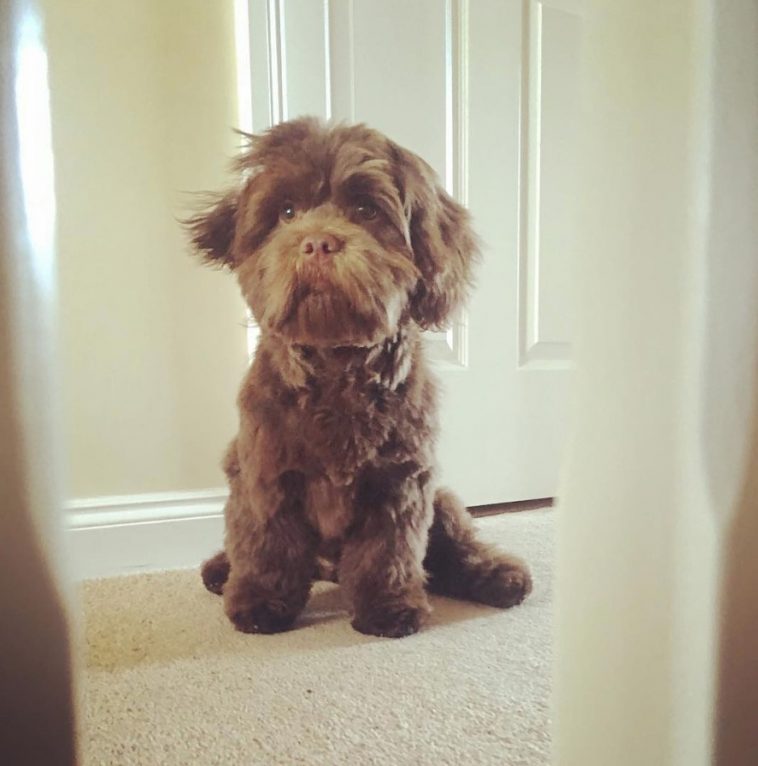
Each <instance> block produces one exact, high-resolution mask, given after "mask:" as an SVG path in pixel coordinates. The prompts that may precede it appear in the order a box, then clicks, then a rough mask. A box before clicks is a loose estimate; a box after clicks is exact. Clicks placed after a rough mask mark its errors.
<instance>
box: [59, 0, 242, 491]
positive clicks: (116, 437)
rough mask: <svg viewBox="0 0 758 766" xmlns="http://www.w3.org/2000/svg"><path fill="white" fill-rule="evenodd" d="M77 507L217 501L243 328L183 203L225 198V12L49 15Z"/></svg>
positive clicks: (95, 6)
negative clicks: (208, 494)
mask: <svg viewBox="0 0 758 766" xmlns="http://www.w3.org/2000/svg"><path fill="white" fill-rule="evenodd" d="M44 6H45V11H46V15H47V19H46V23H47V35H48V40H49V58H50V71H51V86H52V121H53V138H54V149H55V161H56V171H57V173H56V176H57V178H56V191H57V204H58V255H59V268H60V300H61V326H62V350H63V371H64V377H63V383H64V385H63V389H64V390H63V395H64V403H65V411H66V429H65V447H66V450H65V452H66V457H67V459H68V482H67V494H68V496H69V497H71V498H82V497H91V496H102V495H105V496H108V495H135V494H137V495H138V494H140V493H149V492H160V491H168V492H177V491H187V490H195V489H203V488H208V487H218V486H222V485H223V477H222V474H221V472H220V470H219V468H218V463H219V458H220V455H221V453H222V451H223V449H224V447H225V445H226V443H227V441H228V440H229V439H230V438H231V437H232V435H233V434H234V431H235V427H236V413H235V407H234V399H235V395H236V390H237V386H238V382H239V379H240V377H241V375H242V372H243V370H244V366H245V364H246V337H245V328H244V327H243V326H242V325H243V324H244V322H245V313H244V308H243V305H242V302H241V300H240V299H239V297H238V293H237V288H236V286H235V284H234V283H233V280H232V279H231V278H230V277H228V276H227V275H222V274H219V273H213V272H211V271H209V270H205V269H203V268H201V267H200V266H199V265H198V263H196V262H195V261H194V260H193V259H191V258H190V256H189V255H188V252H187V248H186V244H185V242H184V239H183V236H182V232H181V230H180V226H179V224H178V223H177V220H176V219H177V218H178V217H181V216H183V215H186V213H187V211H188V209H189V208H190V207H191V205H192V204H194V201H193V198H192V196H191V195H189V194H185V192H190V191H201V190H216V189H218V188H220V187H221V186H222V185H223V184H225V183H226V182H227V181H228V176H227V175H226V173H225V170H226V165H227V160H228V159H229V158H230V157H231V156H232V155H233V154H234V152H235V149H236V146H237V139H236V137H235V136H234V135H233V133H232V128H233V127H235V126H236V125H237V107H236V97H235V93H236V90H235V88H236V82H235V58H234V57H235V50H234V28H233V3H232V0H222V1H218V2H207V0H159V2H156V1H155V0H129V2H124V1H123V0H67V1H66V2H64V3H61V2H57V1H56V0H48V2H45V3H44Z"/></svg>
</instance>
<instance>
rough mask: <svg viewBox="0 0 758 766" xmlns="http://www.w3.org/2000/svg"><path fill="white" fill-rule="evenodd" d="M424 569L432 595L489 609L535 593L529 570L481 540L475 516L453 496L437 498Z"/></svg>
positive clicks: (444, 493)
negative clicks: (449, 597) (470, 602)
mask: <svg viewBox="0 0 758 766" xmlns="http://www.w3.org/2000/svg"><path fill="white" fill-rule="evenodd" d="M424 568H425V569H426V571H427V572H428V574H429V582H428V588H429V591H430V592H432V593H439V594H441V595H443V596H452V597H454V598H461V599H467V600H469V601H477V602H479V603H482V604H488V605H490V606H498V607H503V608H505V607H509V606H515V605H516V604H520V603H521V602H522V601H523V600H524V599H525V598H526V597H527V596H528V595H529V592H530V591H531V589H532V579H531V576H530V574H529V570H528V568H527V566H526V564H525V563H524V562H523V561H521V559H519V558H517V557H516V556H509V555H507V554H505V553H501V552H500V551H499V550H497V548H495V547H494V546H492V545H487V544H486V543H483V542H481V541H479V540H477V539H476V535H475V530H474V525H473V524H472V522H471V516H470V515H469V513H468V511H467V510H466V508H465V507H464V505H463V503H462V502H461V501H460V499H459V498H458V497H456V496H455V495H454V494H453V493H452V492H450V491H449V490H438V491H437V494H436V495H435V498H434V521H433V523H432V528H431V530H430V531H429V548H428V550H427V553H426V558H425V559H424Z"/></svg>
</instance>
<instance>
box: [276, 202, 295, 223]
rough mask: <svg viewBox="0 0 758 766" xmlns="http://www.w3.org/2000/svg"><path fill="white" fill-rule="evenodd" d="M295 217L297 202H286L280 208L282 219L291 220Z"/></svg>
mask: <svg viewBox="0 0 758 766" xmlns="http://www.w3.org/2000/svg"><path fill="white" fill-rule="evenodd" d="M294 217H295V204H294V203H293V202H285V203H284V204H283V205H282V206H281V208H280V209H279V218H280V219H281V220H282V221H291V220H292V219H293V218H294Z"/></svg>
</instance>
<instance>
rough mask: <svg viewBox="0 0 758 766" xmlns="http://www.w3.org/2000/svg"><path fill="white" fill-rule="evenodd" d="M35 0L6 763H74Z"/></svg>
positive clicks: (15, 392) (17, 98)
mask: <svg viewBox="0 0 758 766" xmlns="http://www.w3.org/2000/svg"><path fill="white" fill-rule="evenodd" d="M34 6H35V4H34V3H32V2H28V0H11V1H9V2H8V1H6V2H3V3H0V614H1V615H2V618H0V690H2V691H0V761H2V763H7V764H52V763H55V764H60V765H61V766H69V764H71V765H73V764H74V763H75V761H76V745H75V741H74V739H75V738H74V700H73V692H72V685H73V684H72V682H73V671H72V667H71V652H70V639H69V620H68V615H67V614H66V595H67V594H66V593H65V591H66V588H65V586H63V585H62V584H61V583H62V579H63V578H62V572H63V569H64V568H63V567H62V565H61V561H62V559H61V556H60V552H61V550H60V549H61V539H62V520H61V517H60V513H59V503H60V496H59V488H60V487H59V481H58V480H59V472H58V468H59V457H60V450H59V443H58V438H57V437H58V430H57V428H56V427H55V426H56V424H57V414H58V413H57V409H56V407H55V402H56V396H55V386H56V383H57V372H58V370H57V365H56V355H55V345H54V344H53V343H52V342H51V330H52V328H53V323H54V318H55V314H54V308H55V305H54V304H55V300H54V297H55V273H54V272H55V269H54V259H53V250H52V247H53V242H52V228H53V223H54V215H55V210H54V203H53V195H52V194H51V190H50V183H51V182H52V172H53V168H52V157H51V154H50V146H49V145H50V125H49V118H48V114H47V98H48V93H47V83H46V71H45V51H44V43H43V39H42V33H41V23H40V22H39V18H38V16H37V14H36V13H35V7H34Z"/></svg>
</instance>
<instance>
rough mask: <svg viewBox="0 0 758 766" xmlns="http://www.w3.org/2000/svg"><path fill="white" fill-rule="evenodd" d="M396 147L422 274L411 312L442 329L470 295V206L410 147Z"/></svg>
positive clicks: (474, 245)
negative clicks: (458, 199)
mask: <svg viewBox="0 0 758 766" xmlns="http://www.w3.org/2000/svg"><path fill="white" fill-rule="evenodd" d="M393 148H394V152H395V155H396V158H397V165H398V168H399V171H400V172H399V177H400V183H401V190H402V192H403V195H404V198H405V207H406V211H407V214H408V215H409V218H410V242H411V248H412V249H413V254H414V257H415V259H416V265H417V266H418V268H419V270H420V271H421V274H422V278H421V280H420V281H419V283H418V286H417V288H416V291H415V293H414V294H413V296H412V297H411V315H412V316H413V319H414V320H415V321H416V323H417V324H419V325H420V326H421V327H423V328H425V329H434V330H438V329H443V328H444V327H445V326H446V325H447V324H448V323H449V321H450V320H451V319H452V315H453V314H454V313H455V311H456V310H457V309H458V308H460V306H461V305H463V303H464V302H465V300H466V298H467V296H468V293H469V290H470V288H471V286H472V277H473V267H474V266H475V264H476V262H477V260H478V259H479V244H478V241H477V238H476V235H475V234H474V231H473V229H472V228H471V217H470V215H469V212H468V211H467V210H466V209H465V208H464V207H463V206H462V205H459V204H458V203H457V202H456V201H455V200H454V199H453V198H452V197H451V196H450V195H449V194H448V193H447V192H446V191H445V190H444V189H443V188H442V186H441V185H440V183H439V180H438V178H437V175H436V173H435V172H434V170H432V168H431V167H429V165H427V164H426V162H424V161H423V160H422V159H421V158H420V157H418V156H416V155H415V154H413V153H412V152H409V151H407V150H405V149H401V148H400V147H398V146H394V147H393Z"/></svg>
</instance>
